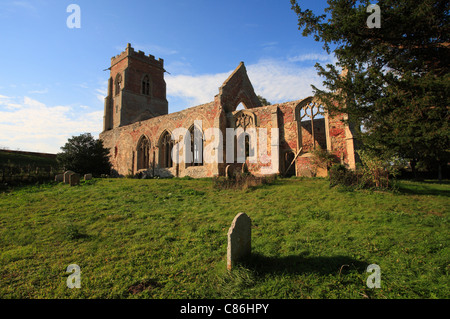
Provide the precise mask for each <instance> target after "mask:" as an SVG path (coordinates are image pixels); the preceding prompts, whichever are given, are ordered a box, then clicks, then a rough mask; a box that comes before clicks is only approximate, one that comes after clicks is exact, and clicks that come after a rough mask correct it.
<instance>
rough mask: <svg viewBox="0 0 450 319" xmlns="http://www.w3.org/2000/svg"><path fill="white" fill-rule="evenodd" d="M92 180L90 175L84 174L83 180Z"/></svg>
mask: <svg viewBox="0 0 450 319" xmlns="http://www.w3.org/2000/svg"><path fill="white" fill-rule="evenodd" d="M91 179H92V174H84V180H85V181H89V180H91Z"/></svg>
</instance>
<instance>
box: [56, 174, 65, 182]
mask: <svg viewBox="0 0 450 319" xmlns="http://www.w3.org/2000/svg"><path fill="white" fill-rule="evenodd" d="M55 182H58V183H59V182H64V174H57V175H55Z"/></svg>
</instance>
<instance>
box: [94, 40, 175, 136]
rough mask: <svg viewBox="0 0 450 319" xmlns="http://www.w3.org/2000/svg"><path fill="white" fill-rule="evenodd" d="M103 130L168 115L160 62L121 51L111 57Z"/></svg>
mask: <svg viewBox="0 0 450 319" xmlns="http://www.w3.org/2000/svg"><path fill="white" fill-rule="evenodd" d="M109 70H110V78H109V80H108V96H107V97H106V98H105V114H104V117H103V131H107V130H111V129H113V128H116V127H119V126H124V125H128V124H132V123H135V122H138V121H143V120H147V119H149V118H152V117H156V116H160V115H164V114H168V103H167V99H166V82H165V81H164V72H165V70H164V60H163V59H158V60H156V59H155V57H154V56H153V55H145V53H144V52H142V51H138V52H136V51H135V50H134V49H133V48H132V47H131V44H130V43H128V45H127V48H126V49H125V51H123V52H122V53H120V54H119V55H116V56H115V57H112V58H111V66H110V67H109Z"/></svg>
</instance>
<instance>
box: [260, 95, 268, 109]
mask: <svg viewBox="0 0 450 319" xmlns="http://www.w3.org/2000/svg"><path fill="white" fill-rule="evenodd" d="M258 99H259V101H260V102H261V105H262V106H265V105H271V103H270V102H269V101H267V100H266V98H264V97H262V96H261V95H258Z"/></svg>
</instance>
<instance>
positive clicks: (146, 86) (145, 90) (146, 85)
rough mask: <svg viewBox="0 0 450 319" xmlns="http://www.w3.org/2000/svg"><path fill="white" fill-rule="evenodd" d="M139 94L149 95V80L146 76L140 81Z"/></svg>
mask: <svg viewBox="0 0 450 319" xmlns="http://www.w3.org/2000/svg"><path fill="white" fill-rule="evenodd" d="M141 93H142V94H144V95H150V78H149V77H148V75H146V76H144V78H143V79H142V89H141Z"/></svg>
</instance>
